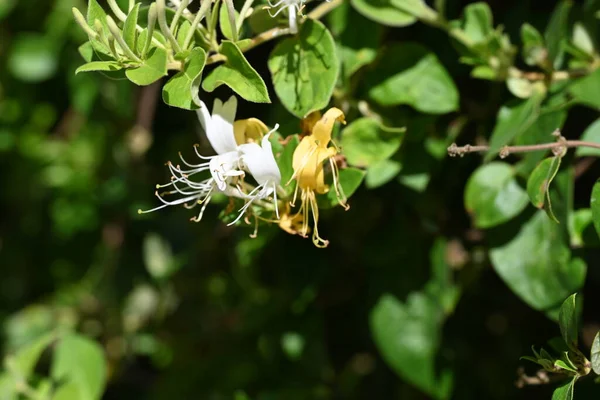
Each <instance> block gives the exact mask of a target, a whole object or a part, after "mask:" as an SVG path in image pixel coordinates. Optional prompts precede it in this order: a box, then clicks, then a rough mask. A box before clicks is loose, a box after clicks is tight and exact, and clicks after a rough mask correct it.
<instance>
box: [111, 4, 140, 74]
mask: <svg viewBox="0 0 600 400" xmlns="http://www.w3.org/2000/svg"><path fill="white" fill-rule="evenodd" d="M106 23H107V25H108V29H109V30H110V33H111V34H112V36H113V37H114V38H115V40H116V41H117V43H119V46H121V50H123V52H124V53H125V55H126V56H127V57H129V58H130V59H131V60H134V61H137V62H142V60H141V59H140V58H139V57H138V56H137V55H135V53H134V52H133V51H132V50H131V49H130V48H129V46H128V45H127V43H125V40H124V39H123V36H121V31H120V30H119V27H118V26H117V24H116V23H115V20H114V19H112V17H111V16H110V15H108V16H106Z"/></svg>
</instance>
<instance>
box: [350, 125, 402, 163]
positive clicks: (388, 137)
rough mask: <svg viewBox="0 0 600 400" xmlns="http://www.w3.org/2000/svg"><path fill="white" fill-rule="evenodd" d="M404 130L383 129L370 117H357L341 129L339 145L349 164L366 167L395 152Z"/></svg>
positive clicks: (400, 142)
mask: <svg viewBox="0 0 600 400" xmlns="http://www.w3.org/2000/svg"><path fill="white" fill-rule="evenodd" d="M405 131H406V130H405V129H384V127H382V126H381V123H379V122H378V121H375V120H374V119H372V118H359V119H357V120H355V121H353V122H352V123H351V124H350V125H348V127H346V128H345V129H344V130H343V131H342V141H341V146H342V149H343V151H344V155H345V156H346V159H347V160H348V163H349V164H350V165H353V166H356V167H368V166H369V165H371V164H373V163H376V162H379V161H383V160H386V159H388V158H390V157H391V156H392V155H393V154H394V153H396V151H398V149H399V148H400V145H401V144H402V140H403V139H404V133H405Z"/></svg>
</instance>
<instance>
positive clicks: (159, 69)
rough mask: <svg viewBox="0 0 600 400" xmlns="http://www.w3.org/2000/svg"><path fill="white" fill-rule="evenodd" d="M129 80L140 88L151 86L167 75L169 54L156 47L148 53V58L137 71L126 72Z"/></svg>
mask: <svg viewBox="0 0 600 400" xmlns="http://www.w3.org/2000/svg"><path fill="white" fill-rule="evenodd" d="M125 75H126V76H127V78H128V79H129V80H130V81H131V82H133V83H135V84H136V85H139V86H147V85H150V84H152V83H154V82H156V81H157V80H159V79H160V78H162V77H163V76H165V75H167V52H166V51H165V50H163V49H161V48H160V47H154V48H153V49H151V50H150V51H149V52H148V58H147V59H146V60H144V61H143V63H142V64H141V65H140V66H139V67H138V68H135V69H128V70H127V71H125Z"/></svg>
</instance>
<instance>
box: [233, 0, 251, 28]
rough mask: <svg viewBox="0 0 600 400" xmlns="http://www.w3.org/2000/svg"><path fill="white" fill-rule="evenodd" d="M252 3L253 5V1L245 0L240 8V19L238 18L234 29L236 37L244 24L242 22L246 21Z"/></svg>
mask: <svg viewBox="0 0 600 400" xmlns="http://www.w3.org/2000/svg"><path fill="white" fill-rule="evenodd" d="M252 3H254V0H246V1H245V2H244V5H243V6H242V10H241V11H240V17H239V18H238V20H237V24H236V27H235V30H236V31H237V33H238V35H239V33H240V30H241V29H242V24H243V23H244V20H245V19H246V15H247V14H248V10H250V7H252Z"/></svg>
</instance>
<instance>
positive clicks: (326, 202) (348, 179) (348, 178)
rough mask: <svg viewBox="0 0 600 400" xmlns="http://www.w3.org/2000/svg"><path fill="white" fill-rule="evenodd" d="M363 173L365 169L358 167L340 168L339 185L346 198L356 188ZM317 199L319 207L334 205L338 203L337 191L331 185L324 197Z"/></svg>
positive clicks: (362, 177)
mask: <svg viewBox="0 0 600 400" xmlns="http://www.w3.org/2000/svg"><path fill="white" fill-rule="evenodd" d="M365 174H366V172H365V171H363V170H361V169H358V168H344V169H342V170H340V175H339V179H340V186H341V189H342V194H343V195H344V196H345V197H346V198H350V197H351V196H352V195H353V194H354V192H355V191H356V189H358V187H359V186H360V184H361V183H362V181H363V179H364V177H365ZM322 197H323V196H322ZM319 200H320V201H319V207H322V208H330V207H336V206H338V205H339V204H340V201H339V199H338V196H337V193H336V191H335V188H334V187H333V186H331V187H330V188H329V192H327V194H326V195H325V196H324V198H321V199H319Z"/></svg>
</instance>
